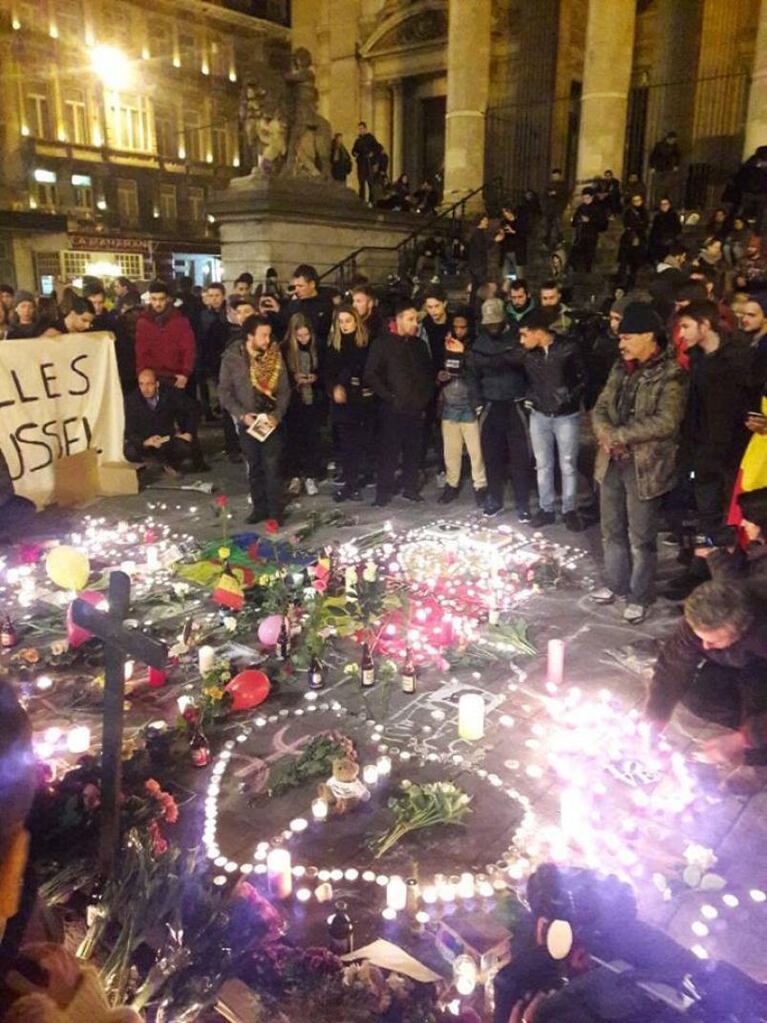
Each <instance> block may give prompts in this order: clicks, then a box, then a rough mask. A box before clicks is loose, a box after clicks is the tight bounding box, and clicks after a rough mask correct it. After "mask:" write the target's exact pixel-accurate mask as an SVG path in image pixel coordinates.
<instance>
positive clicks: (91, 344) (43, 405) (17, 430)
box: [0, 332, 125, 505]
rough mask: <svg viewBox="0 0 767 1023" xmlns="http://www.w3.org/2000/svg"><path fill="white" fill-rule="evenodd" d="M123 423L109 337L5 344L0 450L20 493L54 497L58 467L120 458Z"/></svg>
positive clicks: (0, 358)
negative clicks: (90, 457)
mask: <svg viewBox="0 0 767 1023" xmlns="http://www.w3.org/2000/svg"><path fill="white" fill-rule="evenodd" d="M124 432H125V419H124V412H123V397H122V392H121V390H120V380H119V377H118V374H117V360H116V357H115V349H114V339H113V337H112V335H111V334H108V333H105V332H98V333H94V334H62V335H60V336H58V337H44V338H42V337H41V338H32V339H24V340H18V341H2V342H0V450H2V452H3V454H4V455H5V459H6V461H7V462H8V468H9V471H10V473H11V479H12V480H13V486H14V489H15V491H16V493H17V494H20V495H21V496H22V497H28V498H29V499H30V500H31V501H34V502H35V503H36V504H37V505H43V504H47V503H49V502H50V501H51V500H52V498H53V493H54V482H55V480H54V464H55V462H56V461H57V460H58V459H61V458H66V457H68V456H69V455H74V454H77V453H79V452H82V451H86V450H88V449H89V448H93V449H95V450H96V451H97V452H98V454H99V458H100V460H101V461H105V462H118V461H122V458H123V453H122V449H123V434H124Z"/></svg>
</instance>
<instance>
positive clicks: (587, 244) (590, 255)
mask: <svg viewBox="0 0 767 1023" xmlns="http://www.w3.org/2000/svg"><path fill="white" fill-rule="evenodd" d="M598 240H599V239H598V238H583V239H581V240H580V241H577V242H575V244H574V245H573V247H572V250H571V252H570V266H571V267H572V268H573V270H581V271H583V272H584V273H588V274H590V273H591V267H592V264H593V263H594V258H595V256H596V254H597V242H598Z"/></svg>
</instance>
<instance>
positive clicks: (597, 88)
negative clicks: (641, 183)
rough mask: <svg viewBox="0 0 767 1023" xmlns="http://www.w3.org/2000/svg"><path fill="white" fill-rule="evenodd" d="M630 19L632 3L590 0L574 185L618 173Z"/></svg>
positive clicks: (625, 109) (625, 105) (631, 47)
mask: <svg viewBox="0 0 767 1023" xmlns="http://www.w3.org/2000/svg"><path fill="white" fill-rule="evenodd" d="M635 21H636V4H634V3H618V4H616V3H614V2H613V0H589V13H588V21H587V22H586V56H585V59H584V63H583V94H582V98H581V129H580V135H579V138H578V166H577V171H576V175H577V178H578V181H579V183H583V182H586V181H590V180H591V179H592V178H595V177H599V176H600V175H601V174H602V173H603V172H604V171H605V170H606V169H607V168H608V167H609V168H610V169H611V170H612V172H613V173H614V174H615V175H616V177H621V176H622V174H623V148H624V141H625V135H626V115H627V112H628V93H629V84H630V82H631V64H632V58H633V55H634V23H635Z"/></svg>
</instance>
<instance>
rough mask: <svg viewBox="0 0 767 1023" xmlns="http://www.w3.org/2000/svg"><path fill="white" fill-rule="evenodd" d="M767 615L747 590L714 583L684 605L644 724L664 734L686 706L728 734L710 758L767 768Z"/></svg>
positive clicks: (659, 665)
mask: <svg viewBox="0 0 767 1023" xmlns="http://www.w3.org/2000/svg"><path fill="white" fill-rule="evenodd" d="M766 672H767V607H766V606H765V604H764V600H763V598H760V597H759V596H758V595H757V594H755V593H753V592H751V591H750V590H749V588H748V586H747V585H745V584H743V583H738V584H733V583H730V582H719V581H716V580H712V581H711V582H706V583H703V584H702V585H701V586H698V587H697V589H695V590H693V592H692V593H691V594H690V596H689V597H688V598H687V600H686V601H685V605H684V619H683V620H682V621H681V622H680V623H679V624H678V625H677V627H676V629H675V631H674V632H673V633H672V634H671V636H670V637H669V638H668V639H667V640H666V642H665V643H664V644H663V647H662V648H661V651H660V654H659V655H658V660H657V662H656V664H655V670H654V672H653V677H652V681H651V683H650V686H649V692H648V697H647V703H646V706H645V717H646V718H647V719H648V720H649V721H650V723H651V724H652V725H653V726H654V727H655V728H656V730H660V729H663V728H665V726H666V724H667V723H668V722H669V721H670V720H671V716H672V714H673V712H674V707H675V706H676V705H677V703H679V702H680V701H681V702H682V703H684V704H685V706H687V707H688V708H689V709H690V710H692V711H693V712H694V713H696V714H698V715H699V716H700V717H704V718H706V719H707V720H709V721H715V722H716V723H717V724H719V725H723V726H724V727H726V728H731V729H737V731H733V732H731V733H728V734H726V735H724V736H723V737H721V738H717V739H713V740H711V742H709V743H707V744H706V754H707V758H708V759H709V760H712V761H719V762H726V761H732V762H735V763H738V762H742V761H744V760H745V762H746V763H751V764H756V763H759V764H764V763H767V686H765V684H764V677H765V673H766Z"/></svg>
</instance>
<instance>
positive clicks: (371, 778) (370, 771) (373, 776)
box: [362, 764, 378, 785]
mask: <svg viewBox="0 0 767 1023" xmlns="http://www.w3.org/2000/svg"><path fill="white" fill-rule="evenodd" d="M362 780H363V781H364V782H365V784H366V785H376V784H377V783H378V768H377V767H376V765H375V764H365V766H364V767H363V768H362Z"/></svg>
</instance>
